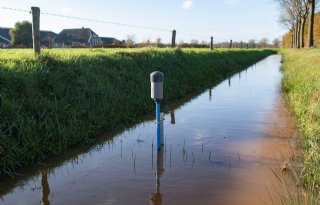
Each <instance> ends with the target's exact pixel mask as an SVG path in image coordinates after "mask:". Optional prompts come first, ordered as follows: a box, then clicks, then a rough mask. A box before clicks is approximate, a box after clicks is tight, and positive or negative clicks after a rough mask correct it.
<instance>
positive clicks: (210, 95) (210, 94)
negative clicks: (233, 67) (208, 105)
mask: <svg viewBox="0 0 320 205" xmlns="http://www.w3.org/2000/svg"><path fill="white" fill-rule="evenodd" d="M211 99H212V88H210V89H209V101H210V102H211Z"/></svg>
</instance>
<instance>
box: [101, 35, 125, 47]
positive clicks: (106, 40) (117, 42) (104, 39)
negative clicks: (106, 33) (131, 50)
mask: <svg viewBox="0 0 320 205" xmlns="http://www.w3.org/2000/svg"><path fill="white" fill-rule="evenodd" d="M100 39H101V41H102V44H103V46H110V45H113V46H122V44H123V42H122V41H120V40H118V39H116V38H112V37H100Z"/></svg>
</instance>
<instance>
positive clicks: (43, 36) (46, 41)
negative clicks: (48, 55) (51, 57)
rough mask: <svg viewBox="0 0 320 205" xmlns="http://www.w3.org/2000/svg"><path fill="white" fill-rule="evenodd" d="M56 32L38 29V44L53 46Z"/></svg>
mask: <svg viewBox="0 0 320 205" xmlns="http://www.w3.org/2000/svg"><path fill="white" fill-rule="evenodd" d="M57 35H58V34H56V33H54V32H52V31H40V44H41V46H42V47H47V48H52V47H53V45H52V44H53V43H52V42H53V39H54V38H55V37H56V36H57Z"/></svg>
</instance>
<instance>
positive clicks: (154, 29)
mask: <svg viewBox="0 0 320 205" xmlns="http://www.w3.org/2000/svg"><path fill="white" fill-rule="evenodd" d="M41 14H43V15H48V16H56V17H61V18H69V19H76V20H82V21H91V22H97V23H105V24H112V25H117V26H126V27H131V28H138V29H145V30H153V31H161V32H171V31H170V30H165V29H160V28H153V27H147V26H138V25H131V24H124V23H118V22H111V21H104V20H97V19H89V18H82V17H76V16H65V15H60V14H53V13H44V12H41Z"/></svg>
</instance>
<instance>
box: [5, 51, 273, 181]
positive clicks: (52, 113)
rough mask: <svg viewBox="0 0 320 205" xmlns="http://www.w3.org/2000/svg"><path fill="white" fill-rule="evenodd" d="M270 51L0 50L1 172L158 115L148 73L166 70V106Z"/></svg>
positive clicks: (217, 80)
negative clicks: (104, 132) (36, 54)
mask: <svg viewBox="0 0 320 205" xmlns="http://www.w3.org/2000/svg"><path fill="white" fill-rule="evenodd" d="M272 53H273V51H271V50H250V49H249V50H240V49H234V50H232V49H225V50H215V51H210V50H208V49H183V50H180V49H154V48H148V49H52V50H43V51H42V54H41V55H40V56H39V57H38V58H36V57H34V55H33V53H32V51H31V50H13V49H12V50H0V106H1V110H0V157H1V158H0V175H12V174H14V172H15V171H16V170H17V168H19V167H23V166H26V165H28V164H31V163H34V162H39V161H41V160H43V159H45V158H48V157H50V156H54V155H58V154H61V153H63V152H64V151H65V150H66V149H67V148H68V147H70V146H73V145H78V144H82V143H92V141H94V140H93V139H94V137H95V136H96V135H97V134H99V133H100V132H101V131H103V130H104V131H111V130H116V129H120V128H123V127H124V126H126V125H128V124H129V123H133V122H137V121H139V120H142V119H143V118H144V117H146V116H147V115H150V114H152V113H153V110H154V103H153V102H152V100H151V99H150V81H149V74H150V73H151V72H152V71H154V70H160V71H162V72H164V74H165V83H164V99H165V100H164V101H163V104H164V105H168V103H170V102H172V101H173V100H177V99H182V98H184V97H185V96H186V95H188V94H192V93H195V92H199V91H200V90H201V89H204V88H206V87H207V86H209V85H210V86H212V85H213V84H215V83H218V82H220V81H221V80H223V79H225V78H227V77H228V76H230V75H232V74H234V73H235V72H238V71H240V70H242V69H244V68H246V67H247V66H249V65H251V64H253V63H255V62H257V61H259V60H261V59H263V58H265V57H266V56H268V55H270V54H272Z"/></svg>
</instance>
